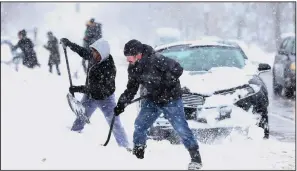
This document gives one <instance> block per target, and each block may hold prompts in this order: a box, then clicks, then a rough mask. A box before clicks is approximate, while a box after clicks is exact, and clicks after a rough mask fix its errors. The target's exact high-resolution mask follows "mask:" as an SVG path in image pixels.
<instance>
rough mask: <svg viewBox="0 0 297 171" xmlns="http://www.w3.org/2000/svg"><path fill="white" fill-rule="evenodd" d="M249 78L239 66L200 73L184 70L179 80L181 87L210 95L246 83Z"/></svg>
mask: <svg viewBox="0 0 297 171" xmlns="http://www.w3.org/2000/svg"><path fill="white" fill-rule="evenodd" d="M194 74H195V75H194ZM234 78H236V79H234ZM249 78H250V77H249V76H246V73H245V71H244V70H241V69H239V68H235V67H217V68H213V69H211V70H210V71H209V72H206V73H201V74H198V73H193V74H191V72H187V71H184V73H183V75H182V76H181V78H180V82H181V84H182V87H183V86H186V87H188V88H189V89H190V90H191V91H192V92H195V93H201V94H205V95H210V94H213V93H214V92H215V91H219V90H226V89H230V88H234V87H237V86H241V85H244V84H248V81H249Z"/></svg>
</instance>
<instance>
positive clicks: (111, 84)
mask: <svg viewBox="0 0 297 171" xmlns="http://www.w3.org/2000/svg"><path fill="white" fill-rule="evenodd" d="M68 46H69V48H70V49H71V50H73V51H74V52H76V53H78V54H79V55H80V56H81V57H82V58H84V59H85V60H89V61H90V62H89V66H88V70H87V78H86V84H85V86H83V91H82V93H84V94H87V95H88V96H90V97H91V98H93V99H95V100H104V99H105V98H107V97H109V96H111V95H112V94H113V93H114V92H115V77H116V67H115V64H114V61H113V57H112V56H111V55H109V56H108V57H106V58H104V59H102V62H95V61H94V60H93V57H92V53H91V50H90V48H83V47H81V46H79V45H77V44H75V43H70V44H69V45H68Z"/></svg>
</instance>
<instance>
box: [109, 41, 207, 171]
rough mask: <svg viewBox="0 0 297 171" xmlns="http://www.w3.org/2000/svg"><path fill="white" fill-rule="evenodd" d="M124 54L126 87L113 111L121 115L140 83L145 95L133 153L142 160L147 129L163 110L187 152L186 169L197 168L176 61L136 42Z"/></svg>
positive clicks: (195, 147)
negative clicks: (188, 157) (145, 92)
mask: <svg viewBox="0 0 297 171" xmlns="http://www.w3.org/2000/svg"><path fill="white" fill-rule="evenodd" d="M124 54H125V56H126V58H127V61H128V62H129V63H130V65H129V67H128V84H127V89H126V90H125V91H124V93H123V94H122V95H121V96H120V98H119V100H118V103H117V106H116V107H115V109H114V112H115V115H116V116H118V115H119V114H120V113H122V112H124V108H125V104H127V103H129V102H130V101H131V100H132V99H133V98H134V96H135V94H136V93H137V91H138V88H139V85H140V84H142V86H143V87H144V88H146V90H147V94H148V95H147V98H146V99H145V100H144V102H143V103H142V105H141V110H140V113H139V114H138V116H137V118H136V120H135V126H134V127H135V130H134V134H133V142H134V148H133V154H134V155H136V157H137V158H140V159H142V158H144V151H145V147H146V138H147V134H146V133H147V130H148V129H149V128H150V127H151V125H152V124H153V123H154V122H155V120H156V119H157V118H158V117H159V115H160V112H159V111H162V113H163V114H164V115H165V117H166V118H168V120H169V122H170V123H171V125H172V126H173V128H174V129H175V130H176V132H177V133H178V135H179V136H180V137H181V139H182V142H183V144H184V145H185V147H186V148H187V149H188V150H189V153H190V156H191V163H190V164H189V168H191V169H200V168H201V167H202V161H201V157H200V153H199V146H198V143H197V141H196V139H195V137H194V135H193V133H192V131H191V130H190V128H189V126H188V123H187V121H186V118H185V112H184V107H183V102H182V98H181V94H182V92H181V86H180V81H179V77H180V76H181V75H182V73H183V68H182V67H181V66H180V64H179V63H177V62H176V61H174V60H172V59H170V58H167V57H164V56H163V55H161V54H159V53H156V52H155V51H154V50H153V48H152V47H151V46H148V45H145V44H142V43H141V42H139V41H138V40H135V39H133V40H130V41H129V42H128V43H126V44H125V47H124Z"/></svg>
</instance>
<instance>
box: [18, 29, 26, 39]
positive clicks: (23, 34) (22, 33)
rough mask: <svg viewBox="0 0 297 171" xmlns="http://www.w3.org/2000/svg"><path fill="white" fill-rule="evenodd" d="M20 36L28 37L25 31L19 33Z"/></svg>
mask: <svg viewBox="0 0 297 171" xmlns="http://www.w3.org/2000/svg"><path fill="white" fill-rule="evenodd" d="M19 35H22V36H23V37H26V36H27V32H26V30H25V29H23V30H21V31H19Z"/></svg>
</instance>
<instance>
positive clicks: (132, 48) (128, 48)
mask: <svg viewBox="0 0 297 171" xmlns="http://www.w3.org/2000/svg"><path fill="white" fill-rule="evenodd" d="M142 51H143V45H142V43H141V42H140V41H138V40H135V39H132V40H130V41H129V42H127V43H126V44H125V47H124V55H125V56H135V55H137V54H138V53H141V52H142Z"/></svg>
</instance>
